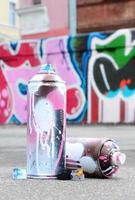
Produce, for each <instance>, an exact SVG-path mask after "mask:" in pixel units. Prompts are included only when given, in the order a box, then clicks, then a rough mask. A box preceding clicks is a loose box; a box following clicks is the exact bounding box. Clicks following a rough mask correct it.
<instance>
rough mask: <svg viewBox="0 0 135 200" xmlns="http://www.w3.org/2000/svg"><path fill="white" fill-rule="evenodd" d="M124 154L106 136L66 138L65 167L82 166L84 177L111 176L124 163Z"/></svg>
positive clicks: (74, 167) (75, 167)
mask: <svg viewBox="0 0 135 200" xmlns="http://www.w3.org/2000/svg"><path fill="white" fill-rule="evenodd" d="M125 159H126V156H125V154H124V153H121V152H120V148H119V146H118V145H117V144H116V142H114V141H113V140H112V139H107V138H67V141H66V168H67V169H71V170H74V169H78V168H80V167H81V168H83V170H84V172H85V175H86V177H101V178H103V177H104V178H111V177H113V176H115V175H116V172H117V171H118V170H119V168H120V166H121V165H123V164H124V162H125Z"/></svg>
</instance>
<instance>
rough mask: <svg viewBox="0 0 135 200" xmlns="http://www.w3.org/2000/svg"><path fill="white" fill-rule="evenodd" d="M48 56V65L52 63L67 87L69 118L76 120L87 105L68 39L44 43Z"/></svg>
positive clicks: (46, 59) (46, 60) (46, 58)
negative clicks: (85, 104) (68, 49)
mask: <svg viewBox="0 0 135 200" xmlns="http://www.w3.org/2000/svg"><path fill="white" fill-rule="evenodd" d="M44 48H45V51H46V52H47V55H46V57H45V62H46V63H51V64H52V65H53V66H54V67H55V70H56V71H57V73H58V74H59V75H60V76H61V78H62V79H63V80H64V81H65V82H66V85H67V118H69V119H74V118H76V117H77V116H78V115H79V114H80V113H81V111H82V109H83V107H84V103H85V97H84V93H83V91H82V89H81V87H80V85H81V80H80V77H79V76H78V74H77V73H76V71H75V69H74V67H73V65H72V63H71V60H70V55H69V52H68V51H67V38H65V39H60V38H58V39H53V40H52V39H49V40H47V41H46V42H45V43H44Z"/></svg>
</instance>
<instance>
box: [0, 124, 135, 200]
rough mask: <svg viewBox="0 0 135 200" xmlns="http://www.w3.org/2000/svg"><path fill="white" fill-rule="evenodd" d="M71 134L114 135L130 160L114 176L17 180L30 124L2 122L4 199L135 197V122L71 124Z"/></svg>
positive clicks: (0, 197) (0, 198)
mask: <svg viewBox="0 0 135 200" xmlns="http://www.w3.org/2000/svg"><path fill="white" fill-rule="evenodd" d="M67 136H68V137H69V136H72V137H108V138H112V139H114V140H115V141H116V142H117V143H118V144H119V146H120V148H121V150H122V151H123V152H124V153H125V154H126V156H127V160H126V163H125V165H124V166H122V167H121V168H120V171H119V173H118V175H117V176H116V177H115V178H113V179H95V178H89V179H85V180H84V181H71V180H68V181H61V180H34V179H26V180H13V179H12V170H13V168H14V167H16V166H17V167H22V168H26V126H19V125H18V126H15V125H10V126H0V200H42V199H43V200H56V199H57V200H135V126H75V125H74V126H68V127H67Z"/></svg>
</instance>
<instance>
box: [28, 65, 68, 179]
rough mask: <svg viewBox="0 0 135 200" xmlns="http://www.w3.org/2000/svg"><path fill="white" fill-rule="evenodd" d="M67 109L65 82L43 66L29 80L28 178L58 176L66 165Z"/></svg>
mask: <svg viewBox="0 0 135 200" xmlns="http://www.w3.org/2000/svg"><path fill="white" fill-rule="evenodd" d="M65 110H66V87H65V83H64V81H63V80H62V79H61V78H60V77H59V76H58V75H57V74H56V72H55V71H54V69H53V68H52V66H51V65H50V64H46V65H43V66H42V67H41V70H40V71H39V73H38V74H37V75H35V76H34V77H33V78H32V79H31V80H30V81H29V83H28V123H27V177H28V178H43V179H55V178H57V175H59V174H60V173H61V171H62V170H63V169H64V168H65V137H66V129H65V126H66V119H65Z"/></svg>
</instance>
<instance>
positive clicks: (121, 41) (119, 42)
mask: <svg viewBox="0 0 135 200" xmlns="http://www.w3.org/2000/svg"><path fill="white" fill-rule="evenodd" d="M125 34H126V33H125ZM125 34H121V35H119V36H118V37H117V38H116V37H115V33H114V39H112V40H111V41H110V42H109V43H108V44H105V45H99V44H96V50H97V51H98V52H102V53H106V54H108V55H109V56H111V57H112V58H113V59H114V60H115V62H116V64H117V66H118V68H119V69H121V68H123V67H124V66H125V65H126V64H127V63H128V62H129V61H130V60H131V59H132V58H133V57H135V48H134V47H131V46H129V47H127V46H126V39H127V38H126V35H125ZM128 34H130V33H128ZM111 37H112V36H111ZM126 48H131V51H129V53H128V55H125V50H126Z"/></svg>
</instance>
